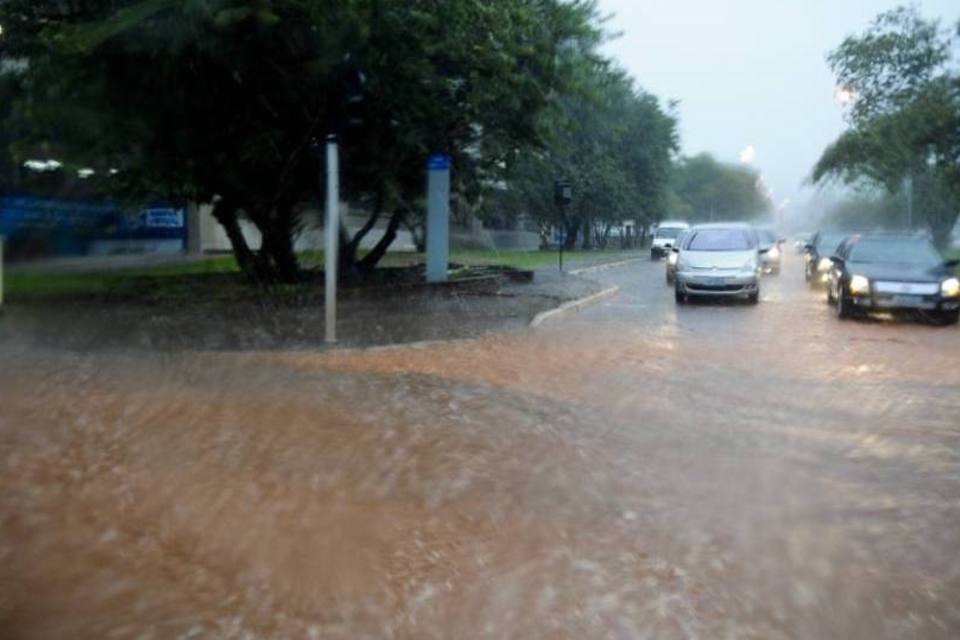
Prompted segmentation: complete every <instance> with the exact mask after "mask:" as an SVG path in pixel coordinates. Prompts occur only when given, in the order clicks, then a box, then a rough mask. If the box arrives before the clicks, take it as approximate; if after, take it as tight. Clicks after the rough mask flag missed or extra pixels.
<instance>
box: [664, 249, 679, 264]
mask: <svg viewBox="0 0 960 640" xmlns="http://www.w3.org/2000/svg"><path fill="white" fill-rule="evenodd" d="M679 258H680V254H679V253H677V252H676V251H671V252H670V255H668V256H667V263H668V264H671V265H675V264H677V260H678V259H679Z"/></svg>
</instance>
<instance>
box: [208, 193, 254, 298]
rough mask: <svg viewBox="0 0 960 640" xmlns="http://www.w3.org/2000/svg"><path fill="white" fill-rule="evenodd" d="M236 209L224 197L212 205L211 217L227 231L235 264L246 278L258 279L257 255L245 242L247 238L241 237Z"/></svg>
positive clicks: (241, 232)
mask: <svg viewBox="0 0 960 640" xmlns="http://www.w3.org/2000/svg"><path fill="white" fill-rule="evenodd" d="M237 211H238V208H237V206H236V205H235V204H233V203H232V202H230V201H229V200H226V199H221V200H219V201H218V202H217V203H216V204H214V205H213V217H214V218H215V219H216V221H217V222H219V223H220V226H222V227H223V230H224V231H226V233H227V238H228V239H229V240H230V246H231V247H232V248H233V255H234V258H236V260H237V266H239V267H240V271H241V272H242V273H243V274H244V275H245V276H246V277H247V278H249V279H250V280H258V279H259V278H260V273H259V268H258V265H257V257H256V255H254V253H253V251H252V250H251V249H250V246H249V245H248V244H247V239H246V238H244V237H243V231H241V229H240V220H239V218H238V217H237Z"/></svg>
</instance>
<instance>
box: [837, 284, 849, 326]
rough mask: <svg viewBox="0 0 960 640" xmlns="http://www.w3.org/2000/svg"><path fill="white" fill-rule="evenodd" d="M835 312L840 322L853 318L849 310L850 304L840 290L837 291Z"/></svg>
mask: <svg viewBox="0 0 960 640" xmlns="http://www.w3.org/2000/svg"><path fill="white" fill-rule="evenodd" d="M836 310H837V317H838V318H840V319H841V320H846V319H847V318H851V317H853V312H852V309H850V303H849V302H848V301H847V297H846V296H845V295H843V291H842V290H840V291H837V296H836Z"/></svg>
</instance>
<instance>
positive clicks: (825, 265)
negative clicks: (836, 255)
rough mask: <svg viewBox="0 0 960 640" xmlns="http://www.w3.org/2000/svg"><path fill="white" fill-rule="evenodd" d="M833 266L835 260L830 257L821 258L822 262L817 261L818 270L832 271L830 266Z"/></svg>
mask: <svg viewBox="0 0 960 640" xmlns="http://www.w3.org/2000/svg"><path fill="white" fill-rule="evenodd" d="M832 266H833V260H831V259H830V258H820V262H818V263H817V271H830V267H832Z"/></svg>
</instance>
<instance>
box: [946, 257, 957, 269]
mask: <svg viewBox="0 0 960 640" xmlns="http://www.w3.org/2000/svg"><path fill="white" fill-rule="evenodd" d="M943 266H945V267H946V268H947V269H956V268H957V267H958V266H960V258H954V259H953V260H947V261H946V262H944V263H943Z"/></svg>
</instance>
